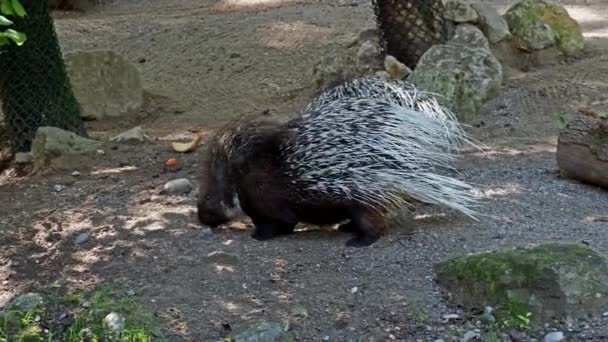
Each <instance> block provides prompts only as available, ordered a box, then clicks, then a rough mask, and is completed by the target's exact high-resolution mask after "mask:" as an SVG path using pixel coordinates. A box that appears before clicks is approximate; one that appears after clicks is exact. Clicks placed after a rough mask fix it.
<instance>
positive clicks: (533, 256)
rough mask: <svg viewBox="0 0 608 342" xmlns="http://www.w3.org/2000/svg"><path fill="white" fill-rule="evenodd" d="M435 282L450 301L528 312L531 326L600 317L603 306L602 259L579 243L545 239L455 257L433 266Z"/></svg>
mask: <svg viewBox="0 0 608 342" xmlns="http://www.w3.org/2000/svg"><path fill="white" fill-rule="evenodd" d="M437 280H438V281H439V283H440V284H441V285H442V286H443V287H444V288H446V289H447V290H448V291H449V292H450V295H451V299H452V301H453V302H455V303H458V304H460V305H464V306H465V307H466V308H474V307H477V308H481V307H485V306H487V305H490V306H492V307H494V308H495V309H496V311H495V313H496V317H501V316H502V315H504V314H508V312H507V311H511V314H513V313H516V314H522V315H526V313H528V312H530V313H532V316H531V318H532V320H533V324H534V323H541V324H542V323H543V322H547V321H551V320H552V319H574V320H576V319H578V318H584V317H601V314H602V312H603V311H605V309H606V308H607V307H608V265H607V264H606V260H605V258H603V257H602V256H600V255H599V254H598V253H597V252H595V251H594V250H592V249H591V248H589V247H588V246H586V245H582V244H557V243H549V244H541V245H537V246H531V247H519V248H514V249H509V250H503V251H495V252H486V253H480V254H474V255H467V256H462V257H457V258H453V259H450V260H447V261H444V262H441V263H439V264H438V265H437ZM505 310H506V311H505ZM514 310H515V311H517V312H513V311H514ZM503 317H504V316H503Z"/></svg>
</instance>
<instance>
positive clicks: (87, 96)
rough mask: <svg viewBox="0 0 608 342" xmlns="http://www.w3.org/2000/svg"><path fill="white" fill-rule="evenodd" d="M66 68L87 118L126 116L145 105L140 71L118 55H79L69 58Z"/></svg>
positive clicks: (97, 53) (87, 52)
mask: <svg viewBox="0 0 608 342" xmlns="http://www.w3.org/2000/svg"><path fill="white" fill-rule="evenodd" d="M65 64H66V71H67V74H68V76H69V78H70V82H71V84H72V89H73V91H74V95H75V97H76V100H77V101H78V103H80V106H81V115H82V117H83V118H85V119H103V118H107V117H119V116H124V115H127V114H129V113H131V112H133V111H136V110H138V109H140V108H141V106H142V105H143V102H144V90H143V87H142V84H141V80H140V76H139V71H138V70H137V68H136V67H135V66H134V65H133V64H131V63H129V62H127V61H126V60H124V59H123V58H122V57H121V56H120V55H118V54H117V53H115V52H113V51H109V50H108V51H106V50H95V51H75V52H71V53H68V54H66V55H65Z"/></svg>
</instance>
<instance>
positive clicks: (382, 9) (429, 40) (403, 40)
mask: <svg viewBox="0 0 608 342" xmlns="http://www.w3.org/2000/svg"><path fill="white" fill-rule="evenodd" d="M373 6H374V12H375V15H376V22H377V25H378V30H379V32H380V38H381V41H382V42H383V44H382V45H383V48H384V50H385V53H387V54H389V55H392V56H393V57H395V58H397V59H398V60H399V61H400V62H402V63H404V64H405V65H407V66H408V67H410V68H411V69H414V68H415V66H416V64H417V63H418V60H419V59H420V57H421V56H422V55H423V54H424V53H425V52H426V50H428V49H429V48H430V47H431V46H433V45H436V44H442V43H444V42H446V41H447V39H448V34H449V33H448V32H449V30H448V26H447V25H448V22H447V21H446V20H445V19H444V18H443V14H444V10H445V9H444V5H443V1H442V0H373Z"/></svg>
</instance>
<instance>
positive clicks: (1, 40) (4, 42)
mask: <svg viewBox="0 0 608 342" xmlns="http://www.w3.org/2000/svg"><path fill="white" fill-rule="evenodd" d="M8 44H10V41H9V40H8V38H6V37H0V46H4V45H8Z"/></svg>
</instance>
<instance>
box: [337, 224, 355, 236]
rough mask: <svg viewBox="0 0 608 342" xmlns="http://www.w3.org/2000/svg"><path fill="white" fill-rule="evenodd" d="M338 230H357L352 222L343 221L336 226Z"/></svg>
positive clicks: (349, 231)
mask: <svg viewBox="0 0 608 342" xmlns="http://www.w3.org/2000/svg"><path fill="white" fill-rule="evenodd" d="M338 231H340V232H345V233H354V232H356V231H357V228H356V227H355V225H354V224H353V223H352V222H348V223H344V224H341V225H339V226H338Z"/></svg>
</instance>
